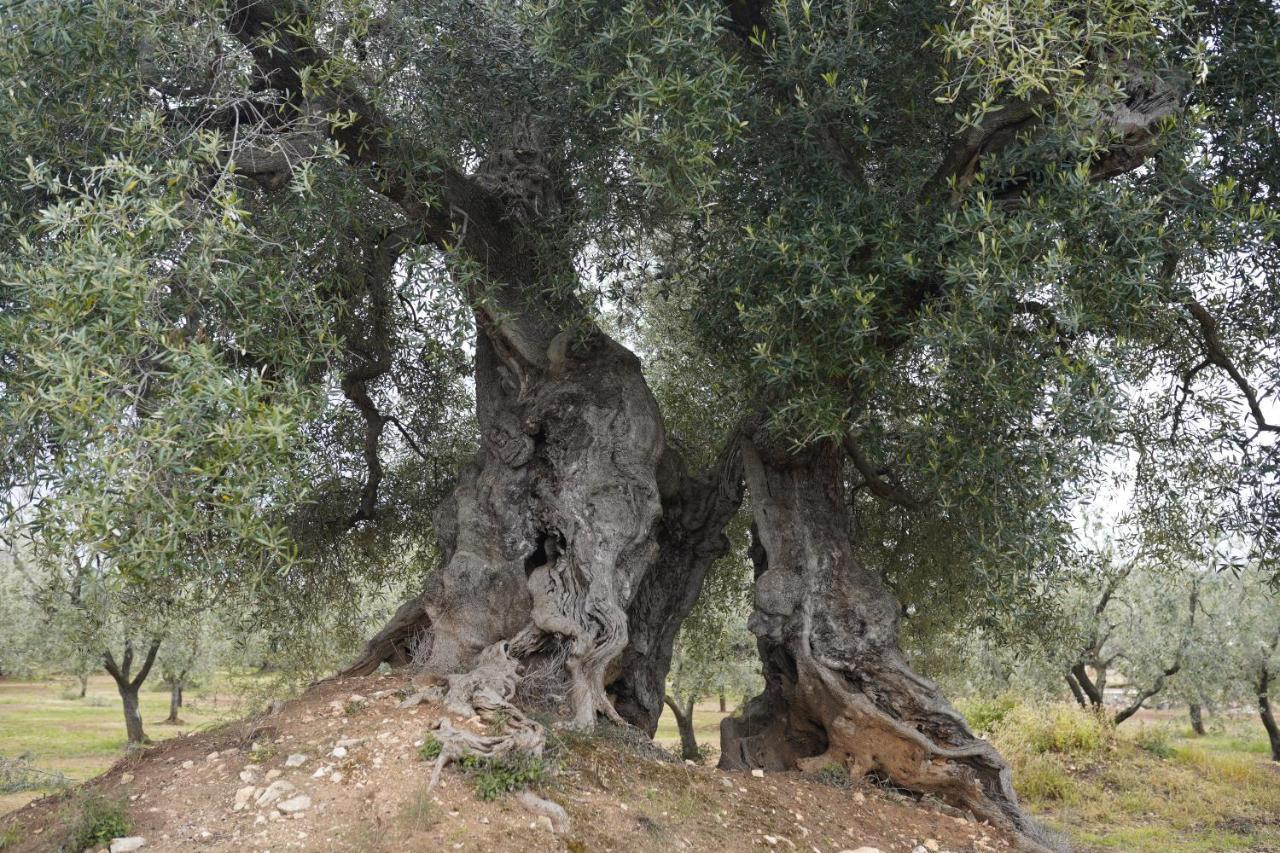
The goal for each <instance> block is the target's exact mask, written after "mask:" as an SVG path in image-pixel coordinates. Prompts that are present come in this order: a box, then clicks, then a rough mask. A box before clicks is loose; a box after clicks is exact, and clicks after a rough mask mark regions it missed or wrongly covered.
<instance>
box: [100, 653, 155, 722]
mask: <svg viewBox="0 0 1280 853" xmlns="http://www.w3.org/2000/svg"><path fill="white" fill-rule="evenodd" d="M159 651H160V641H159V640H152V641H151V645H150V647H148V649H147V655H146V658H145V659H144V660H143V663H142V668H141V669H139V670H138V674H137V675H135V676H134V677H133V678H132V679H131V678H130V677H129V675H130V671H131V670H132V669H133V642H132V641H126V642H125V644H124V656H123V657H122V658H121V659H120V663H119V665H117V664H116V659H115V657H114V656H113V655H112V654H111V652H110V651H109V650H108V651H105V652H103V653H102V665H103V666H104V667H105V668H106V670H107V672H108V673H109V674H110V675H111V677H112V678H113V679H115V682H116V690H117V691H119V693H120V702H121V704H122V706H123V709H124V727H125V732H126V733H127V734H128V737H129V743H147V735H146V732H144V731H143V729H142V714H141V712H140V711H139V710H138V691H139V690H140V689H141V688H142V684H143V682H145V681H146V680H147V676H148V675H149V674H150V673H151V666H152V664H154V663H155V662H156V653H157V652H159Z"/></svg>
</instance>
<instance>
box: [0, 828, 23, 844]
mask: <svg viewBox="0 0 1280 853" xmlns="http://www.w3.org/2000/svg"><path fill="white" fill-rule="evenodd" d="M21 840H22V828H21V827H19V826H18V825H17V824H14V825H12V826H7V827H5V828H4V829H3V830H0V850H8V849H9V848H10V847H17V846H18V842H19V841H21Z"/></svg>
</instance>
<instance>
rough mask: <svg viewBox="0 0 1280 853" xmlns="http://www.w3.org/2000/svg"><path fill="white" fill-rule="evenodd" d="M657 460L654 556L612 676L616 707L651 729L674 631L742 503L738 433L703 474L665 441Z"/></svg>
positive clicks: (658, 708)
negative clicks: (691, 469) (695, 471)
mask: <svg viewBox="0 0 1280 853" xmlns="http://www.w3.org/2000/svg"><path fill="white" fill-rule="evenodd" d="M662 462H663V464H662V467H661V469H660V477H659V483H660V484H661V486H662V520H661V522H660V523H659V526H658V530H657V539H658V547H659V551H658V557H657V560H656V561H655V563H654V565H653V567H652V568H651V569H650V570H649V572H648V573H647V574H646V575H645V576H644V579H643V580H642V581H641V583H640V586H639V588H638V589H637V591H636V595H635V598H633V599H632V601H631V605H630V607H628V608H627V631H628V636H629V638H630V641H629V643H628V644H627V647H626V649H624V650H623V653H622V655H621V656H620V657H619V659H618V663H617V666H616V667H615V669H616V671H617V674H616V677H615V678H614V679H613V681H612V682H611V683H610V684H609V692H610V694H611V695H612V697H613V702H614V707H616V708H617V709H618V713H619V714H620V715H622V717H623V719H625V720H626V721H627V722H629V723H631V724H632V725H634V726H636V727H637V728H639V729H641V730H643V731H645V732H647V733H648V734H649V736H650V737H652V736H653V733H654V732H656V731H657V729H658V718H659V717H660V716H661V715H662V704H663V701H664V696H665V693H666V681H667V672H668V671H669V670H670V669H671V653H672V648H673V647H674V645H675V639H676V634H677V633H678V632H679V631H680V626H681V625H682V624H683V623H684V620H685V619H686V618H688V616H689V614H690V613H691V612H692V611H693V607H694V604H696V603H697V601H698V596H699V594H701V592H702V584H703V581H704V579H705V578H706V574H707V569H708V568H709V567H710V566H711V564H712V563H714V562H715V561H716V560H717V559H719V558H720V557H722V556H724V554H725V553H726V552H727V551H728V549H729V540H728V538H727V537H726V536H725V534H724V529H725V527H726V526H727V525H728V523H729V521H730V519H732V518H733V515H734V513H736V512H737V511H738V507H740V506H741V505H742V453H741V450H740V449H739V446H738V439H737V434H736V433H735V434H733V435H731V436H730V437H729V440H728V442H727V443H726V445H725V447H724V450H723V451H721V453H720V456H719V458H718V459H717V460H716V463H715V464H714V465H713V466H712V467H711V468H710V469H708V470H706V471H703V472H701V473H700V474H697V475H692V476H691V475H690V474H689V473H688V471H687V470H686V469H685V466H684V464H683V461H682V460H681V459H680V457H679V455H678V454H676V453H675V452H674V451H672V450H671V449H670V448H668V450H667V453H666V454H664V456H663V460H662Z"/></svg>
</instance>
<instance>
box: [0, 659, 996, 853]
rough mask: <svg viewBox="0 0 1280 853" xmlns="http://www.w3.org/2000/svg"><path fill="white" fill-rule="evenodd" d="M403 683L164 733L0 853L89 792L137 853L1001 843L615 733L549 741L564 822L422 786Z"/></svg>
mask: <svg viewBox="0 0 1280 853" xmlns="http://www.w3.org/2000/svg"><path fill="white" fill-rule="evenodd" d="M404 683H405V682H404V679H403V678H402V677H400V676H391V675H374V676H369V677H365V678H348V679H341V680H334V681H327V682H323V683H321V684H318V685H316V686H315V687H313V688H312V689H311V690H309V691H308V692H307V693H306V694H305V695H303V696H301V697H300V698H298V699H295V700H293V701H290V702H287V703H283V704H282V705H280V704H278V705H276V706H275V707H274V708H272V709H271V711H270V712H268V713H264V714H262V715H259V716H256V717H252V718H248V719H245V720H242V721H239V722H237V723H233V724H230V725H227V726H223V727H221V728H219V729H217V730H214V731H208V732H203V733H199V734H192V735H189V736H186V737H178V738H174V739H171V740H167V741H164V742H163V743H161V744H159V745H157V746H154V747H151V748H149V749H146V750H142V751H140V752H138V753H135V754H133V755H131V756H129V757H127V758H125V759H122V760H121V761H120V762H118V763H117V764H116V765H115V766H114V767H112V768H111V769H110V770H109V771H107V772H106V773H104V774H102V775H101V776H99V777H97V778H96V779H93V780H92V781H90V782H88V783H86V784H85V785H83V786H81V787H80V788H77V789H75V790H72V791H68V792H64V793H62V794H59V795H57V796H51V797H46V798H44V799H41V800H37V801H35V802H33V803H31V804H30V805H28V806H26V807H25V808H23V809H20V810H19V811H17V812H14V813H12V814H10V815H8V816H6V817H4V818H3V819H0V838H5V837H6V834H5V833H6V831H8V833H9V834H8V835H7V838H8V839H10V840H11V846H10V847H7V848H6V851H8V850H15V851H44V850H57V849H59V848H60V847H61V846H63V845H64V844H66V839H67V838H68V837H69V833H70V832H71V831H72V824H73V823H74V815H75V814H76V812H77V808H78V805H77V804H78V803H81V802H83V801H84V799H85V798H86V797H90V796H97V797H100V798H103V799H105V800H107V801H118V802H120V803H121V804H122V805H123V806H124V808H125V809H126V810H127V815H128V822H129V827H130V829H129V834H130V835H131V836H136V837H141V838H143V839H145V844H144V845H143V846H142V847H141V849H142V850H143V851H179V850H181V851H190V850H200V851H206V850H207V851H280V850H316V851H383V850H386V851H393V850H394V851H415V850H424V851H425V850H431V851H434V850H443V851H448V850H471V851H555V850H570V851H658V850H662V851H665V850H707V851H733V850H762V849H763V850H767V849H776V850H786V851H791V850H797V851H816V853H838V851H856V850H858V849H859V848H874V849H876V850H879V851H883V853H898V851H903V853H911V851H915V853H925V851H948V850H949V851H957V853H958V852H959V851H973V853H979V851H980V852H981V853H990V851H1001V850H1013V849H1016V846H1015V844H1014V842H1012V841H1011V840H1010V839H1009V838H1008V837H1006V836H1005V835H1004V834H1003V833H1001V832H1000V831H999V830H998V829H996V828H993V827H991V826H989V825H987V824H985V823H980V822H977V821H974V820H973V819H972V818H971V817H969V816H966V815H959V814H957V813H955V812H954V811H953V810H950V809H947V808H946V807H944V806H941V805H938V804H930V803H928V802H916V801H914V800H912V799H911V798H909V797H905V796H902V795H901V794H898V793H895V792H893V791H886V790H882V789H879V788H876V787H873V786H858V785H849V784H848V783H847V781H846V780H842V779H841V778H840V775H839V774H838V773H833V774H828V775H824V776H823V777H822V778H819V777H816V776H812V775H802V774H799V773H769V774H766V775H764V776H756V775H752V774H751V773H727V772H722V771H719V770H716V769H713V768H709V767H701V766H695V765H692V764H689V763H681V762H678V761H675V760H674V759H672V758H671V757H670V756H668V755H667V754H666V753H665V752H664V751H662V750H660V749H658V748H657V747H654V746H653V745H651V744H648V743H647V742H642V741H641V740H639V739H638V738H636V737H633V736H629V735H627V734H626V733H624V732H620V731H618V730H609V731H606V732H605V733H603V734H601V733H596V734H593V735H583V734H577V733H562V734H559V735H554V736H552V738H551V739H550V744H551V746H550V749H549V752H548V758H547V761H546V762H545V765H546V769H547V775H546V777H545V778H544V779H543V780H542V781H541V782H539V783H537V785H536V786H535V789H534V790H535V792H536V794H537V796H538V797H539V798H542V799H543V800H547V801H551V802H552V803H557V804H559V806H561V807H562V808H563V809H564V811H565V812H566V813H567V815H568V824H567V826H566V825H565V824H564V822H562V821H561V820H560V819H559V816H558V815H555V814H552V813H551V812H554V811H555V809H554V806H551V807H549V808H550V811H548V809H547V808H545V803H544V804H543V805H544V808H541V809H540V808H538V807H537V806H538V804H537V803H536V802H534V803H533V805H532V806H530V805H526V804H525V803H524V802H523V801H522V799H521V798H519V797H517V796H516V795H514V794H504V795H499V796H498V797H497V798H496V799H492V800H485V799H482V798H481V796H479V794H478V792H477V788H478V787H479V786H478V785H477V778H476V777H475V775H474V771H472V772H471V773H469V772H468V771H467V770H466V769H461V770H460V769H458V768H454V767H451V768H449V769H447V770H445V772H444V775H443V777H442V779H441V782H440V784H439V785H437V786H436V787H435V788H434V789H432V790H428V789H427V781H428V780H429V778H430V776H431V769H432V762H430V761H427V760H424V759H423V758H422V757H421V756H420V755H419V747H420V745H421V744H422V743H423V741H424V738H425V737H426V736H427V733H428V731H429V728H430V723H431V722H432V721H433V720H435V719H438V718H440V717H442V716H444V715H445V712H444V711H443V709H441V708H439V707H436V706H432V705H419V706H417V707H414V708H408V709H401V708H399V707H397V706H398V704H399V702H400V698H401V695H402V691H401V688H402V687H403V686H404ZM454 724H455V725H457V726H469V727H471V728H473V729H474V730H475V731H482V730H483V729H484V724H483V723H481V722H480V721H479V720H477V719H472V720H470V721H465V720H454ZM757 772H759V771H757ZM525 799H528V798H525ZM553 818H554V819H553ZM13 827H16V829H12V828H13ZM103 849H105V847H104V848H103ZM862 853H869V851H866V850H863V851H862Z"/></svg>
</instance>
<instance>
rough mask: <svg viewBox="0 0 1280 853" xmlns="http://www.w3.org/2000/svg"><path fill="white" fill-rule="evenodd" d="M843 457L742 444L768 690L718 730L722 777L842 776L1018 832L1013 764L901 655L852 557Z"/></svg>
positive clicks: (874, 588) (754, 619)
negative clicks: (934, 800)
mask: <svg viewBox="0 0 1280 853" xmlns="http://www.w3.org/2000/svg"><path fill="white" fill-rule="evenodd" d="M842 461H843V460H842V455H841V452H840V449H839V448H838V447H837V446H835V445H834V444H830V443H824V444H819V445H816V446H813V447H811V448H809V449H807V450H805V451H803V452H801V453H799V454H791V453H788V452H787V450H786V449H785V447H783V446H780V443H771V442H769V441H767V440H761V439H759V438H755V439H752V440H749V441H746V442H745V443H744V447H743V467H744V470H745V473H746V480H747V489H748V491H749V492H750V494H751V503H752V507H753V509H754V512H755V525H754V530H755V533H756V535H757V537H758V545H757V547H754V548H753V560H754V562H755V569H756V581H755V610H754V612H753V613H752V615H751V619H750V621H749V623H748V624H749V626H750V628H751V630H752V631H753V632H754V633H755V634H756V637H757V638H758V639H757V643H758V646H759V649H760V654H761V658H762V659H763V664H764V676H765V689H764V692H763V693H762V694H760V695H759V696H757V697H755V698H753V699H752V700H751V701H750V702H748V703H747V706H746V708H745V709H744V711H743V712H742V715H741V716H740V717H727V718H725V720H724V721H723V722H722V723H721V728H720V732H721V759H720V766H721V767H722V768H725V769H744V768H748V767H761V768H765V769H772V770H794V769H800V770H806V771H816V770H818V769H820V768H822V767H823V766H825V765H828V764H833V763H834V764H838V765H840V766H842V767H844V768H845V769H847V770H848V772H849V774H850V775H851V776H852V777H853V778H863V777H871V778H873V779H877V780H881V781H885V782H889V783H891V784H893V785H896V786H899V787H901V788H905V789H908V790H911V791H914V792H917V793H920V794H933V795H935V796H937V797H939V798H940V799H942V800H944V801H945V802H948V803H950V804H951V805H953V806H955V807H958V808H961V809H968V810H970V811H972V812H973V813H974V814H975V815H976V816H977V817H979V818H981V819H986V820H989V821H991V822H992V823H994V824H997V825H1000V826H1003V827H1006V828H1009V829H1014V830H1016V831H1018V832H1020V833H1022V835H1023V838H1024V839H1026V840H1027V843H1028V844H1029V845H1031V846H1034V845H1036V844H1037V842H1036V841H1035V840H1034V839H1035V836H1036V834H1037V830H1036V829H1035V827H1034V826H1033V824H1032V823H1031V821H1030V820H1029V819H1028V818H1027V817H1026V816H1025V815H1024V814H1023V812H1022V811H1021V809H1019V807H1018V801H1017V797H1016V795H1015V794H1014V791H1013V786H1012V784H1011V781H1010V771H1009V767H1008V765H1007V764H1006V763H1005V762H1004V760H1003V759H1002V758H1001V757H1000V755H999V754H998V753H997V752H996V750H995V749H994V748H993V747H992V746H991V745H990V744H989V743H987V742H986V741H984V740H981V739H979V738H977V737H975V736H974V734H973V733H972V732H971V731H970V730H969V728H968V726H967V725H966V724H965V721H964V719H963V718H962V717H961V716H960V715H959V714H958V713H957V712H956V711H955V710H954V709H953V708H952V707H951V705H950V704H948V702H947V701H946V699H945V698H943V696H942V695H941V693H940V692H939V691H938V688H937V686H936V685H934V684H933V682H931V681H929V680H928V679H926V678H923V677H921V676H919V675H917V674H916V673H914V672H912V671H911V669H910V668H909V667H908V666H907V663H906V661H905V660H904V658H903V655H902V652H901V651H900V649H899V646H898V617H899V612H900V611H899V606H898V602H897V600H896V599H895V597H894V596H893V594H892V593H891V592H890V591H889V589H888V588H887V587H886V586H885V584H884V583H883V582H882V580H881V579H880V577H879V576H878V575H877V574H876V573H875V572H873V571H871V570H869V569H867V568H865V567H863V566H861V565H858V564H857V562H856V561H855V560H854V559H853V555H852V553H851V542H850V530H849V525H848V521H847V509H846V505H845V501H844V494H843V480H842Z"/></svg>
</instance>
